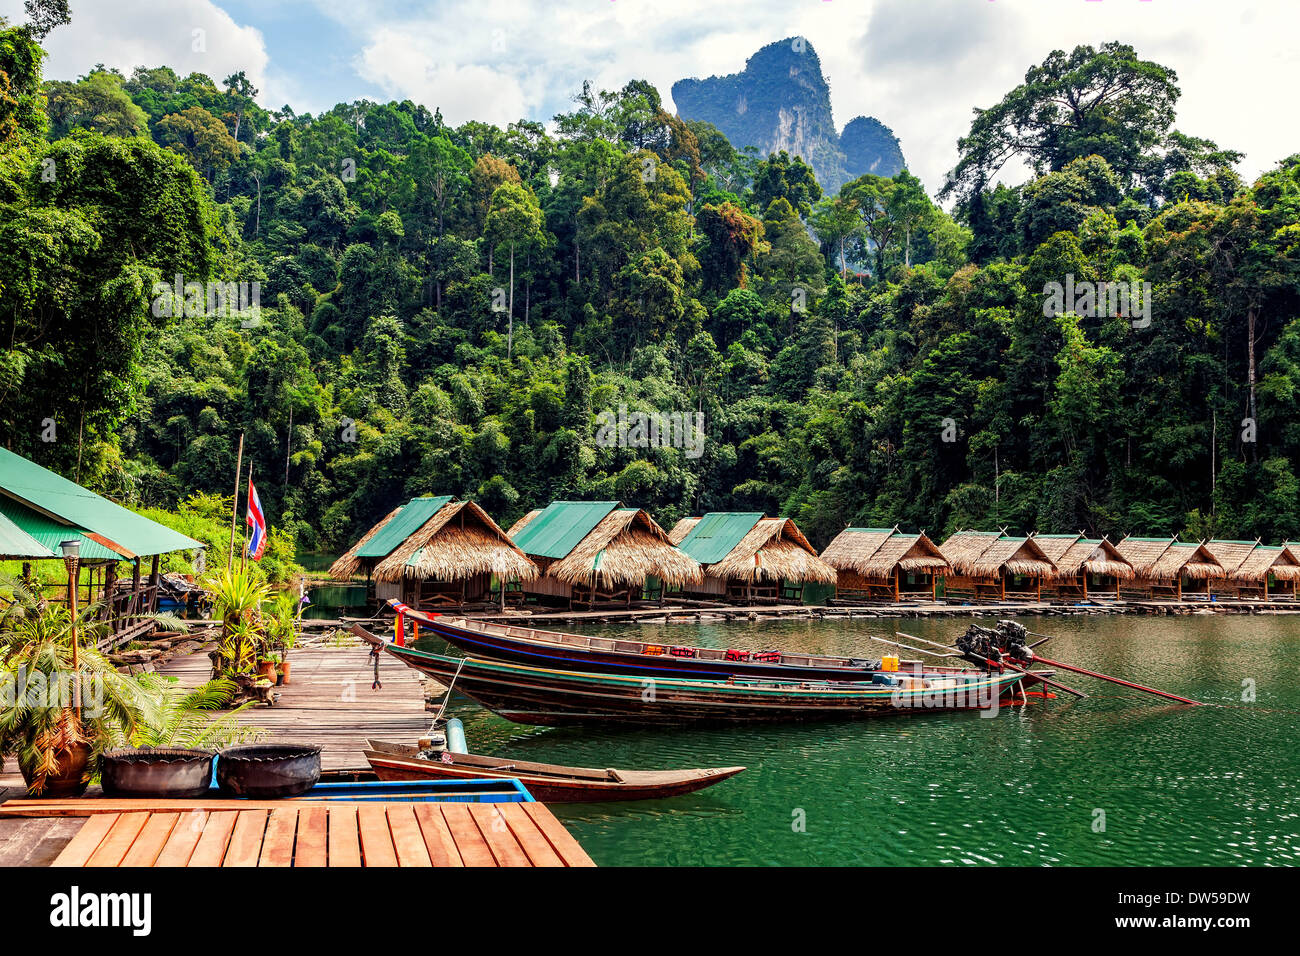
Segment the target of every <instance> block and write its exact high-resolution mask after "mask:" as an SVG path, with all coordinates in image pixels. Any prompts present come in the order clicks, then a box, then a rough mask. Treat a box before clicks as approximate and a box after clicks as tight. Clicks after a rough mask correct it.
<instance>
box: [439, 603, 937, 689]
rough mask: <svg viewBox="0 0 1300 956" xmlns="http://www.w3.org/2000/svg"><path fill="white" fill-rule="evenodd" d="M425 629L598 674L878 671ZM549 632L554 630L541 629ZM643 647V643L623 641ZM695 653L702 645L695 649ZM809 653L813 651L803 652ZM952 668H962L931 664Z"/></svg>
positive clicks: (832, 661) (768, 675) (474, 646)
mask: <svg viewBox="0 0 1300 956" xmlns="http://www.w3.org/2000/svg"><path fill="white" fill-rule="evenodd" d="M420 627H421V631H422V632H432V633H433V634H434V635H436V636H437V637H440V638H442V639H443V640H444V641H446V642H447V643H449V644H453V645H455V646H456V647H458V648H460V649H461V650H463V651H466V652H467V653H469V654H471V655H473V656H475V657H482V658H488V659H491V660H497V661H509V662H510V663H513V664H526V665H528V666H531V667H549V668H560V669H563V670H579V671H588V672H592V673H597V674H634V675H643V676H646V677H686V678H698V679H701V680H726V679H727V678H730V677H745V678H756V679H768V680H799V681H804V680H832V681H852V680H871V677H872V675H873V674H874V673H876V669H875V668H873V667H871V666H869V665H859V666H854V665H853V664H852V658H833V657H827V658H822V659H821V660H823V661H824V663H822V664H817V663H812V664H797V665H795V664H779V663H764V662H762V661H728V660H705V659H702V658H700V657H673V656H671V655H670V654H656V655H653V656H652V655H647V654H644V653H634V652H626V651H618V650H602V649H600V648H596V647H590V646H588V647H579V646H574V645H569V644H565V643H563V642H562V641H559V640H556V641H549V640H548V641H538V640H528V639H525V638H521V637H514V636H511V635H509V634H501V633H499V632H494V631H497V629H494V628H491V627H489V626H483V625H477V624H469V625H468V626H461V625H458V624H456V623H452V622H451V621H447V620H443V619H439V618H426V619H421V621H420ZM541 633H548V634H549V633H551V632H541ZM556 637H559V638H562V639H572V640H574V641H575V642H577V641H580V640H590V638H583V637H580V636H579V635H568V634H558V633H557V634H556ZM625 643H629V644H635V645H641V646H644V642H640V641H636V642H625ZM692 650H694V651H696V652H697V653H698V652H699V651H700V650H702V649H701V648H692ZM801 656H805V657H808V656H811V655H801ZM927 670H940V671H953V672H956V671H957V670H959V669H958V668H955V667H954V668H927Z"/></svg>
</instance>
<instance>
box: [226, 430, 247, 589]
mask: <svg viewBox="0 0 1300 956" xmlns="http://www.w3.org/2000/svg"><path fill="white" fill-rule="evenodd" d="M243 470H244V433H243V432H240V433H239V455H238V456H237V457H236V458H235V503H234V504H233V505H231V507H230V554H229V555H227V556H226V566H227V567H231V566H233V565H234V563H235V523H236V522H237V521H238V520H239V477H240V474H241V473H242V472H243Z"/></svg>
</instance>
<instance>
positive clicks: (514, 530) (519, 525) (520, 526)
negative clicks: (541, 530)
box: [506, 508, 542, 538]
mask: <svg viewBox="0 0 1300 956" xmlns="http://www.w3.org/2000/svg"><path fill="white" fill-rule="evenodd" d="M541 513H542V509H541V508H534V509H533V510H532V511H530V512H528V514H526V515H524V516H523V517H522V518H520V519H519V520H518V521H516V522H515V523H514V524H512V525H511V526H510V530H509V531H507V532H506V535H507V536H508V537H510V538H513V537H514V536H515V535H517V534H518V533H519V532H520V531H523V530H524V529H525V528H527V527H528V523H529V522H530V521H532V520H533V519H534V518H536V517H537V516H538V515H539V514H541Z"/></svg>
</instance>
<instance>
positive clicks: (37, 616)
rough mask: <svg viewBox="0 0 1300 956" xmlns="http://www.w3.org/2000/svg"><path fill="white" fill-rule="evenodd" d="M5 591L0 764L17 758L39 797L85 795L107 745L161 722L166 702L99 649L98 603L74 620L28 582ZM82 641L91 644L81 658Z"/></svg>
mask: <svg viewBox="0 0 1300 956" xmlns="http://www.w3.org/2000/svg"><path fill="white" fill-rule="evenodd" d="M4 589H5V591H6V592H7V593H6V597H7V598H8V600H9V603H8V605H7V607H6V608H5V610H4V613H3V614H2V615H0V699H2V700H3V703H4V706H3V707H0V766H3V760H4V758H5V757H6V756H13V757H16V758H17V761H18V767H19V769H20V770H21V771H22V774H23V779H24V780H25V781H26V782H27V788H28V791H29V792H30V793H31V794H32V795H34V796H41V795H44V796H59V797H61V796H79V795H80V794H81V793H83V792H85V789H86V786H87V784H88V783H89V780H90V777H91V776H92V775H93V773H94V770H95V764H96V760H97V757H98V755H99V754H100V753H101V752H102V750H103V748H104V744H105V742H107V741H108V740H110V739H112V737H113V735H114V734H115V733H127V734H130V733H134V732H136V730H137V728H139V727H140V726H141V725H145V724H150V723H153V722H156V721H157V717H158V699H157V697H156V695H154V694H151V693H149V691H148V690H147V689H146V688H144V687H142V686H141V685H140V684H139V683H138V682H137V681H135V680H134V679H132V678H131V677H129V676H127V675H124V674H120V673H118V671H117V669H116V668H115V667H113V665H112V663H111V662H110V661H109V660H108V659H107V658H106V657H105V656H104V655H103V654H101V653H100V652H99V651H98V650H96V649H95V646H94V644H95V641H96V639H98V638H99V637H102V636H103V634H104V630H105V625H104V623H103V622H102V621H99V620H97V618H98V616H99V613H98V612H99V606H98V605H95V604H92V605H89V606H87V607H86V608H85V609H84V610H82V611H81V612H80V613H78V614H77V615H76V616H75V617H74V616H73V615H72V614H71V613H70V612H69V610H68V609H67V608H65V607H62V606H57V605H53V606H51V605H46V604H43V603H41V602H40V601H38V600H37V599H36V598H35V596H34V595H32V593H31V592H30V591H28V590H27V588H26V586H25V585H23V584H22V583H21V582H16V581H10V582H6V583H5V585H4ZM74 638H75V639H77V640H78V641H80V640H85V641H86V643H85V646H81V647H79V648H78V650H79V652H80V653H79V655H77V656H76V657H74V651H73V642H74ZM74 660H75V666H74Z"/></svg>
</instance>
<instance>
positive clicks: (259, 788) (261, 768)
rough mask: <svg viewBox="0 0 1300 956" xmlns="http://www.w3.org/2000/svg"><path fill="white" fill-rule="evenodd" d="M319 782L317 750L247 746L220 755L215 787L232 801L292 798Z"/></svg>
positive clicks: (296, 746) (295, 746)
mask: <svg viewBox="0 0 1300 956" xmlns="http://www.w3.org/2000/svg"><path fill="white" fill-rule="evenodd" d="M319 781H320V748H319V747H316V746H313V745H311V744H249V745H247V746H242V747H231V748H230V749H229V750H223V751H221V756H220V757H219V758H218V759H217V786H218V787H220V788H221V792H222V793H224V794H226V795H228V796H235V797H270V798H275V797H296V796H299V795H300V794H303V793H306V792H307V791H308V790H310V789H311V788H312V787H314V786H316V784H317V783H318V782H319Z"/></svg>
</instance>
